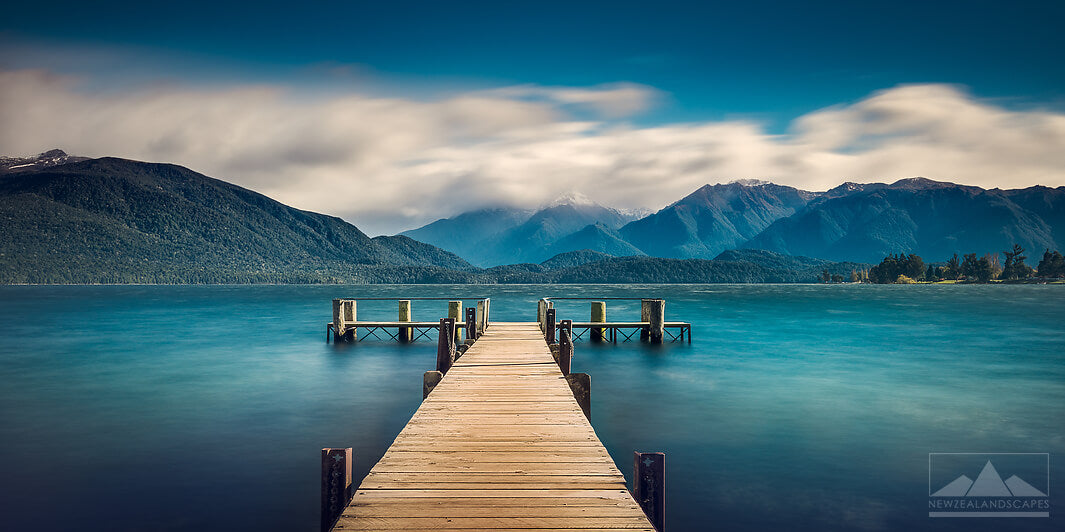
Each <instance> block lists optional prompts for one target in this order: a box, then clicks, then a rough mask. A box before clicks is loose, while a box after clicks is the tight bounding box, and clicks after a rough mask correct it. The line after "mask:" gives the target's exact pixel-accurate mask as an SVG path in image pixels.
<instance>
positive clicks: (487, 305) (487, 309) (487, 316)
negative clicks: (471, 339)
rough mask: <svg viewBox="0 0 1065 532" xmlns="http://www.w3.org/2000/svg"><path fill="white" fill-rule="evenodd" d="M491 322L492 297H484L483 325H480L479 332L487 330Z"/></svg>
mask: <svg viewBox="0 0 1065 532" xmlns="http://www.w3.org/2000/svg"><path fill="white" fill-rule="evenodd" d="M491 324H492V298H490V297H486V298H484V327H481V332H484V331H486V330H488V326H489V325H491Z"/></svg>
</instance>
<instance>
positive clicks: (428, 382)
mask: <svg viewBox="0 0 1065 532" xmlns="http://www.w3.org/2000/svg"><path fill="white" fill-rule="evenodd" d="M443 378H444V374H443V373H440V372H439V371H426V372H425V373H424V374H422V400H425V398H426V397H429V392H431V391H433V388H436V385H437V384H440V381H441V380H442V379H443Z"/></svg>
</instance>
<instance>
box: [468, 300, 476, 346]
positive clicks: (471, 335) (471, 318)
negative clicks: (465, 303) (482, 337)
mask: <svg viewBox="0 0 1065 532" xmlns="http://www.w3.org/2000/svg"><path fill="white" fill-rule="evenodd" d="M477 336H478V334H477V308H476V307H470V308H468V309H466V338H467V339H469V340H476V339H477Z"/></svg>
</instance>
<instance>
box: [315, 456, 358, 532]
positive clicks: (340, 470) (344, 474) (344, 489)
mask: <svg viewBox="0 0 1065 532" xmlns="http://www.w3.org/2000/svg"><path fill="white" fill-rule="evenodd" d="M352 459H353V454H352V452H351V447H340V448H334V447H327V448H325V449H322V517H321V530H322V532H327V531H329V530H332V529H333V524H334V523H336V521H337V518H338V517H340V514H341V513H343V512H344V508H346V507H347V505H348V501H350V500H351V496H352V495H353V494H354V492H353V491H352V485H351V466H352Z"/></svg>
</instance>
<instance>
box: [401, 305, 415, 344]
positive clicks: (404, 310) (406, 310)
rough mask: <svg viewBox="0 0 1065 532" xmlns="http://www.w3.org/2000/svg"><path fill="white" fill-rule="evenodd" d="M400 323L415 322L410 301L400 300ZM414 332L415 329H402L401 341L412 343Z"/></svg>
mask: <svg viewBox="0 0 1065 532" xmlns="http://www.w3.org/2000/svg"><path fill="white" fill-rule="evenodd" d="M399 321H413V319H412V313H411V308H410V300H409V299H401V300H399ZM412 332H413V329H411V328H410V327H400V328H399V341H400V342H404V343H406V342H409V341H411V339H412V336H411V333H412Z"/></svg>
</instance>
